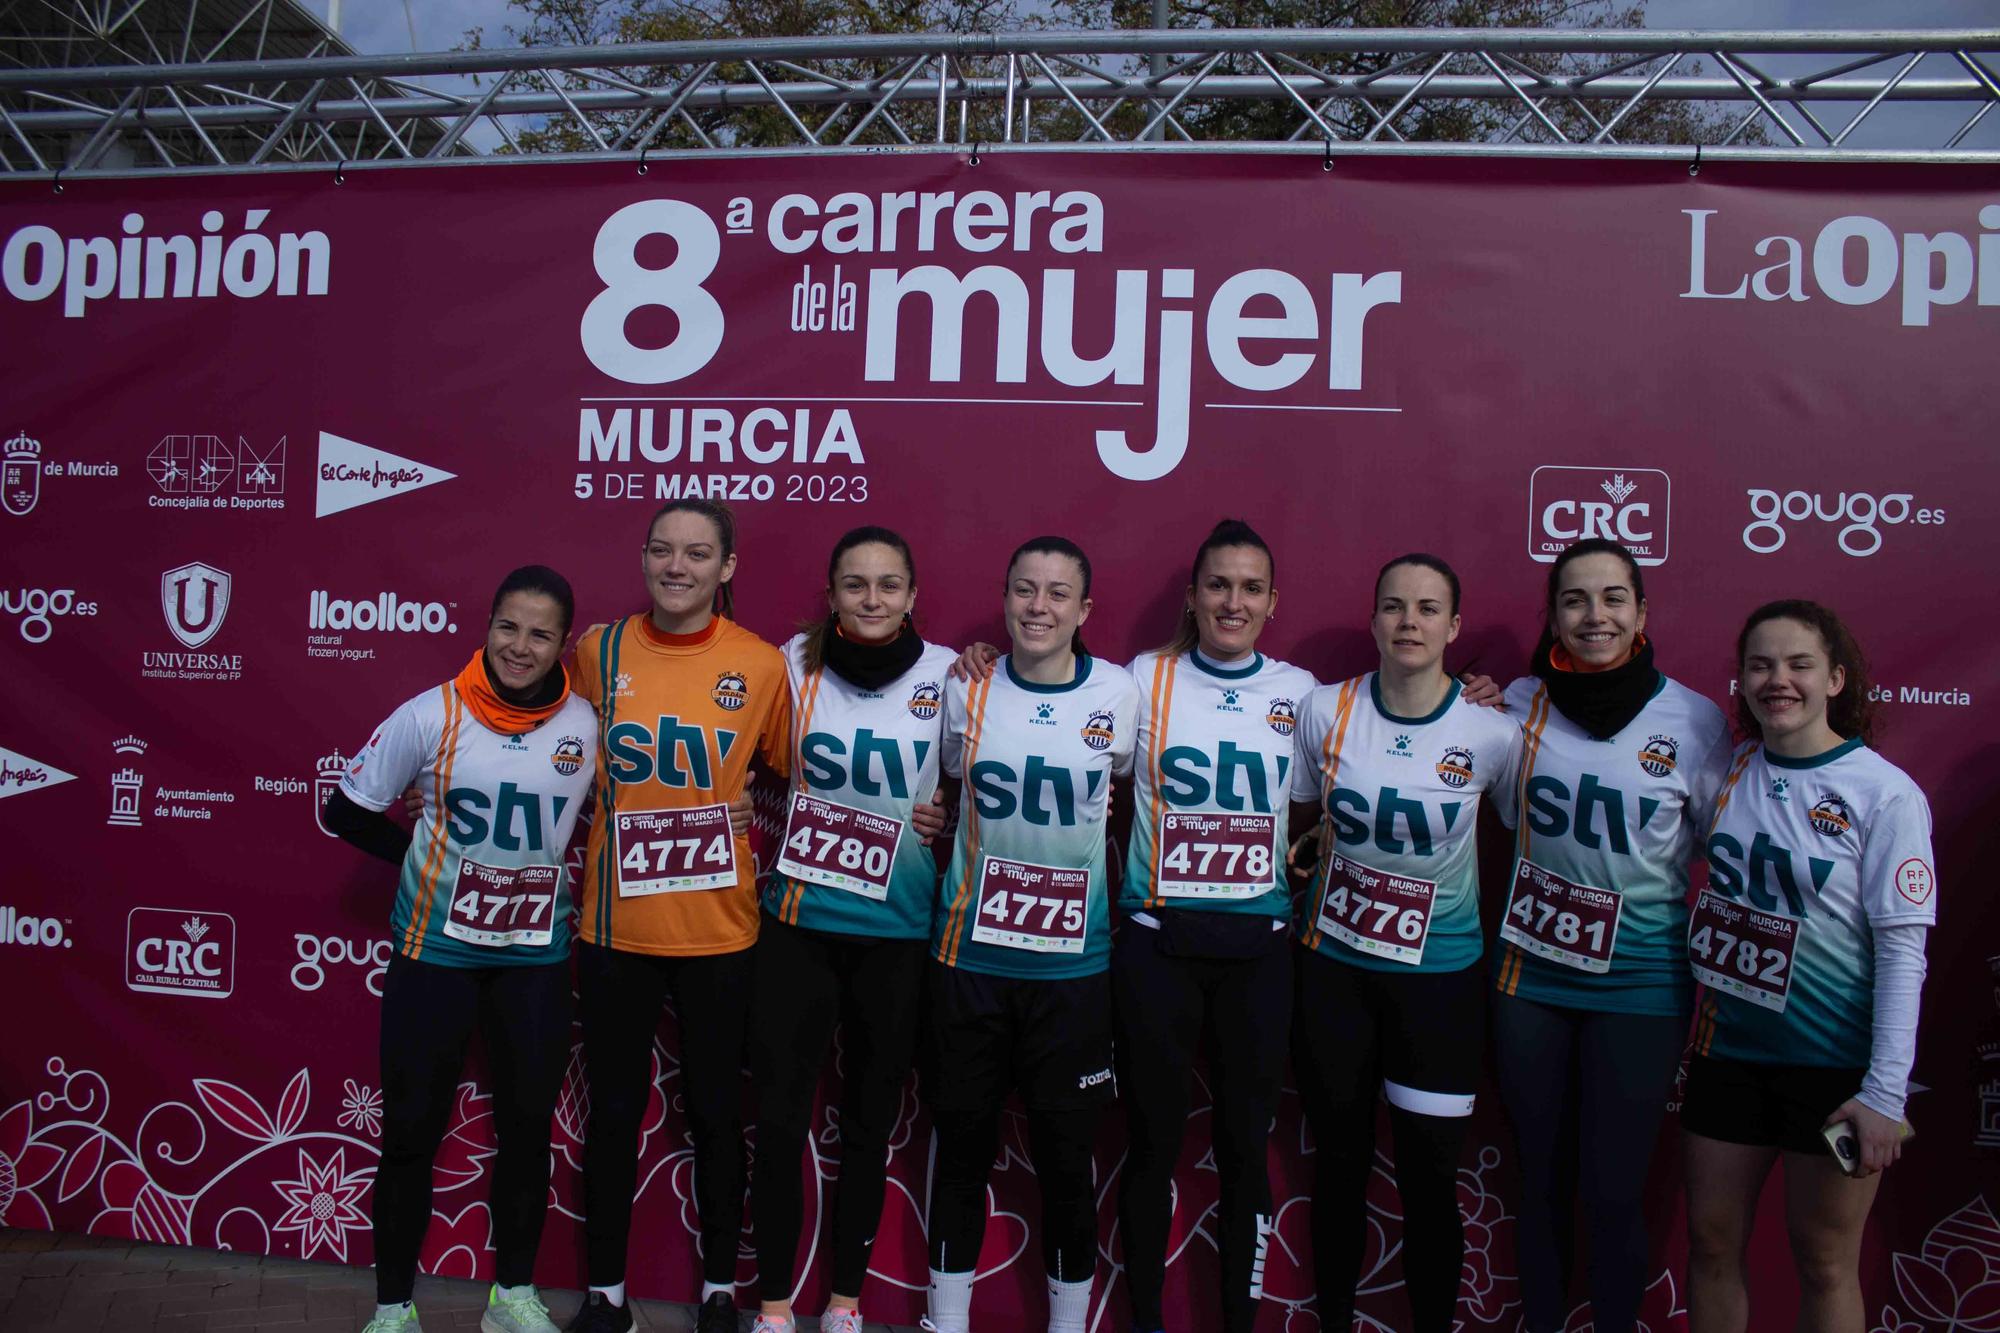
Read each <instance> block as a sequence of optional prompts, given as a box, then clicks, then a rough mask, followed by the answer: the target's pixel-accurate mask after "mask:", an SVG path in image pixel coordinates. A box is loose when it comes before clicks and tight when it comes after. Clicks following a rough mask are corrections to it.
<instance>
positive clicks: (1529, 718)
mask: <svg viewBox="0 0 2000 1333" xmlns="http://www.w3.org/2000/svg"><path fill="white" fill-rule="evenodd" d="M1507 711H1508V713H1509V714H1510V715H1511V716H1513V717H1514V718H1516V719H1518V720H1519V722H1520V724H1521V728H1522V730H1523V732H1524V733H1525V734H1526V737H1527V749H1526V751H1525V753H1524V755H1523V758H1522V763H1521V778H1520V781H1519V783H1517V784H1516V786H1515V788H1514V789H1513V790H1512V791H1511V792H1509V793H1507V797H1506V799H1501V798H1500V797H1499V796H1498V795H1497V794H1496V798H1495V802H1494V808H1495V810H1496V811H1497V812H1498V813H1499V815H1500V817H1501V819H1502V821H1503V822H1505V823H1506V825H1507V826H1508V827H1509V828H1512V829H1514V831H1515V833H1514V860H1513V866H1512V868H1511V873H1510V877H1509V887H1508V892H1507V894H1506V895H1505V896H1504V901H1506V902H1507V904H1508V907H1507V908H1506V909H1504V910H1507V911H1509V912H1511V913H1515V914H1518V915H1508V916H1503V918H1502V924H1503V928H1508V929H1509V930H1510V931H1511V930H1522V929H1526V928H1528V927H1530V926H1532V925H1533V924H1535V922H1534V919H1533V911H1532V909H1533V908H1534V906H1535V905H1534V904H1523V903H1522V901H1521V895H1520V893H1519V892H1518V891H1517V890H1518V889H1519V888H1520V887H1522V878H1521V877H1522V876H1523V875H1524V874H1525V875H1529V876H1532V877H1534V878H1536V879H1540V880H1542V881H1543V882H1548V881H1550V880H1553V881H1559V882H1561V883H1564V884H1566V885H1569V886H1572V887H1573V888H1574V889H1575V891H1577V892H1579V893H1583V894H1589V895H1592V896H1595V897H1597V898H1599V899H1601V900H1603V901H1606V902H1607V903H1609V909H1608V910H1607V911H1606V912H1605V913H1604V914H1603V915H1602V916H1601V917H1600V918H1599V927H1600V931H1601V934H1600V937H1599V938H1600V941H1601V943H1602V944H1603V947H1604V950H1605V954H1606V956H1605V957H1604V958H1602V959H1601V960H1599V965H1600V969H1601V970H1592V969H1587V968H1585V967H1581V966H1575V965H1573V964H1572V963H1570V962H1565V961H1561V959H1560V957H1551V956H1548V954H1547V953H1546V952H1537V951H1536V950H1534V949H1532V948H1523V947H1522V946H1521V945H1520V944H1518V943H1514V942H1512V938H1511V936H1510V939H1509V940H1508V942H1504V943H1503V944H1502V945H1501V947H1500V949H1499V950H1498V956H1497V958H1496V960H1495V964H1494V981H1495V984H1496V985H1497V986H1498V987H1499V989H1500V990H1501V991H1502V992H1504V993H1505V994H1508V995H1520V996H1524V997H1525V998H1527V999H1530V1000H1534V1001H1536V1002H1537V1003H1540V1004H1548V1005H1555V1006H1557V1007H1559V1008H1568V1009H1599V1010H1608V1011H1612V1012H1616V1013H1627V1014H1684V1013H1687V1012H1688V1010H1689V1009H1690V1008H1691V1007H1692V1006H1693V1003H1694V985H1693V982H1692V981H1691V980H1690V978H1689V976H1688V969H1687V919H1688V904H1687V892H1688V866H1689V864H1690V863H1691V862H1692V861H1693V860H1694V858H1695V857H1696V856H1698V855H1699V854H1700V851H1701V835H1702V831H1703V830H1704V829H1705V828H1707V826H1708V825H1707V820H1708V817H1709V813H1710V811H1711V809H1712V808H1713V806H1714V802H1715V795H1716V793H1717V792H1718V791H1719V790H1721V787H1722V782H1723V779H1724V778H1725V777H1726V776H1727V775H1728V772H1729V754H1730V739H1729V724H1728V723H1727V722H1726V721H1725V720H1724V719H1723V716H1722V710H1721V709H1719V708H1717V707H1716V706H1715V705H1714V704H1713V703H1711V702H1709V700H1708V699H1707V698H1705V697H1704V696H1702V695H1699V694H1696V693H1695V692H1694V691H1693V690H1691V689H1689V688H1687V687H1686V686H1685V685H1682V684H1681V683H1680V682H1678V681H1675V680H1669V679H1668V678H1667V677H1666V676H1665V675H1662V676H1661V677H1660V681H1659V685H1658V686H1657V687H1656V688H1655V689H1654V691H1653V697H1652V698H1651V699H1650V700H1648V701H1647V703H1646V706H1645V707H1644V708H1641V709H1640V710H1639V713H1638V716H1636V717H1634V718H1633V719H1632V720H1631V721H1630V722H1628V723H1626V725H1625V727H1624V729H1623V730H1622V731H1620V732H1618V734H1617V735H1615V736H1612V737H1611V738H1610V739H1608V740H1598V739H1596V738H1595V737H1593V736H1592V735H1591V734H1590V733H1589V732H1587V731H1585V730H1584V729H1583V728H1582V727H1580V726H1578V725H1577V724H1576V723H1574V722H1572V721H1570V720H1569V719H1568V718H1566V717H1564V716H1563V715H1562V713H1561V712H1559V711H1558V710H1557V709H1555V708H1554V707H1553V706H1551V704H1550V702H1549V691H1548V686H1547V685H1545V684H1544V683H1543V682H1542V681H1540V680H1537V679H1535V678H1533V677H1523V678H1522V679H1520V680H1517V681H1515V682H1514V683H1513V684H1512V685H1509V686H1508V687H1507ZM1524 862H1525V863H1526V864H1525V865H1524Z"/></svg>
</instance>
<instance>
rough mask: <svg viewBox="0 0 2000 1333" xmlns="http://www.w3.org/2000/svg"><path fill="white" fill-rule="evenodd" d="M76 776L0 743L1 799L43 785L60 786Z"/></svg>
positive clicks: (36, 788)
mask: <svg viewBox="0 0 2000 1333" xmlns="http://www.w3.org/2000/svg"><path fill="white" fill-rule="evenodd" d="M75 777H76V774H74V773H65V772H63V771H62V770H61V769H59V768H57V767H55V766H54V765H52V764H43V763H38V762H36V761H35V760H33V759H30V758H28V756H26V755H24V754H15V753H14V752H13V751H12V750H10V749H8V748H7V747H6V746H4V745H0V800H5V799H6V798H7V797H9V796H19V795H20V794H21V793H22V792H27V791H35V790H38V789H39V788H42V787H54V786H58V785H60V784H62V783H65V782H68V781H70V780H72V779H73V778H75Z"/></svg>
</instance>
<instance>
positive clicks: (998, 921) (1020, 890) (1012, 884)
mask: <svg viewBox="0 0 2000 1333" xmlns="http://www.w3.org/2000/svg"><path fill="white" fill-rule="evenodd" d="M1089 894H1090V872H1089V871H1088V870H1065V869H1063V868H1062V867H1060V866H1038V865H1033V864H1030V863H1029V862H1026V861H1009V860H1007V859H1006V858H1005V857H1000V856H989V857H987V858H985V860H984V861H983V862H982V863H981V864H980V868H979V913H978V915H977V916H976V917H974V918H973V923H972V938H973V939H975V940H977V941H979V942H980V943H981V944H994V945H998V946H999V947H1000V948H1003V949H1027V950H1029V951H1031V952H1033V953H1082V952H1083V935H1084V929H1085V927H1086V924H1087V922H1088V919H1089V918H1088V914H1087V911H1086V906H1087V900H1088V897H1089Z"/></svg>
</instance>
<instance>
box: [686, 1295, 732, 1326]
mask: <svg viewBox="0 0 2000 1333" xmlns="http://www.w3.org/2000/svg"><path fill="white" fill-rule="evenodd" d="M694 1333H736V1298H735V1297H733V1296H731V1295H730V1294H729V1293H728V1292H726V1291H718V1292H716V1293H715V1295H713V1296H711V1297H709V1298H708V1299H707V1300H705V1301H703V1302H702V1303H701V1304H700V1305H699V1306H698V1307H696V1309H695V1312H694Z"/></svg>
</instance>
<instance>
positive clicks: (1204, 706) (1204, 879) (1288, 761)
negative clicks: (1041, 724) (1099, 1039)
mask: <svg viewBox="0 0 2000 1333" xmlns="http://www.w3.org/2000/svg"><path fill="white" fill-rule="evenodd" d="M1126 669H1127V670H1128V671H1130V672H1131V674H1132V679H1133V681H1134V683H1136V684H1137V685H1138V687H1139V718H1138V733H1137V741H1138V755H1137V762H1136V765H1135V770H1134V771H1135V774H1136V776H1135V778H1134V783H1133V806H1134V812H1133V816H1132V837H1131V843H1130V846H1129V847H1128V849H1127V852H1126V857H1125V880H1124V883H1123V884H1122V885H1121V886H1120V888H1119V891H1118V906H1119V908H1120V909H1121V910H1123V911H1125V912H1127V913H1131V912H1142V911H1145V910H1146V909H1148V908H1154V907H1192V908H1200V909H1203V910H1206V911H1215V912H1247V913H1251V914H1254V915H1258V916H1270V917H1283V916H1284V915H1285V914H1286V913H1287V912H1288V911H1289V910H1290V908H1291V893H1290V890H1289V889H1288V888H1287V887H1286V885H1285V819H1286V814H1287V800H1288V797H1289V794H1290V791H1291V785H1292V777H1291V775H1292V734H1293V732H1294V731H1295V730H1296V729H1297V722H1298V710H1299V705H1300V704H1301V703H1303V702H1304V701H1305V697H1306V695H1307V694H1309V693H1311V692H1312V689H1313V687H1314V686H1315V685H1317V684H1318V682H1317V681H1315V680H1314V679H1313V678H1312V673H1311V672H1308V671H1302V670H1300V669H1299V668H1298V667H1295V666H1292V665H1291V664H1290V663H1288V662H1278V661H1274V660H1272V659H1271V658H1268V657H1265V656H1264V655H1263V654H1262V653H1258V654H1256V655H1254V656H1253V657H1252V658H1251V659H1250V660H1249V661H1247V662H1243V663H1240V664H1238V665H1235V666H1219V665H1217V664H1216V663H1214V662H1210V661H1208V660H1207V659H1206V658H1204V657H1203V656H1202V655H1201V654H1200V653H1199V652H1198V651H1190V652H1185V653H1181V654H1179V655H1178V656H1172V657H1169V656H1165V655H1162V654H1160V653H1141V654H1140V655H1139V656H1138V657H1136V658H1134V659H1132V665H1131V666H1130V667H1128V668H1126ZM1253 831H1254V833H1255V834H1257V835H1260V836H1261V837H1262V839H1263V844H1264V845H1263V848H1262V851H1261V852H1260V851H1258V850H1257V849H1255V848H1252V847H1251V846H1250V845H1249V837H1247V836H1245V835H1246V833H1249V832H1253ZM1163 832H1164V833H1165V837H1164V839H1163V838H1162V833H1163ZM1163 857H1164V858H1165V865H1164V866H1163V865H1162V858H1163Z"/></svg>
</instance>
